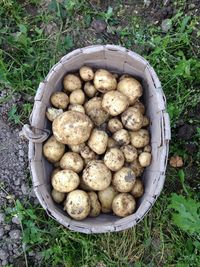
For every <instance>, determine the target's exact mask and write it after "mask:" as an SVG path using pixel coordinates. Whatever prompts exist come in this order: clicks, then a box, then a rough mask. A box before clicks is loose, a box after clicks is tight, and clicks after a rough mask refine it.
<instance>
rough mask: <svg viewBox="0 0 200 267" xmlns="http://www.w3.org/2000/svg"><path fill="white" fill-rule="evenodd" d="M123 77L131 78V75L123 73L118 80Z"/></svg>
mask: <svg viewBox="0 0 200 267" xmlns="http://www.w3.org/2000/svg"><path fill="white" fill-rule="evenodd" d="M124 78H132V76H131V75H129V74H123V75H122V76H120V78H119V81H121V80H123V79H124Z"/></svg>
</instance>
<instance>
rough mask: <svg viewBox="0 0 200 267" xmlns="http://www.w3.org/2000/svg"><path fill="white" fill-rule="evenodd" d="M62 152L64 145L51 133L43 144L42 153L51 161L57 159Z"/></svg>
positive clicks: (63, 151) (53, 161)
mask: <svg viewBox="0 0 200 267" xmlns="http://www.w3.org/2000/svg"><path fill="white" fill-rule="evenodd" d="M64 153H65V145H64V144H62V143H60V142H58V141H57V140H56V138H55V136H53V135H52V136H51V137H50V138H49V139H48V140H47V141H46V143H45V144H44V145H43V155H44V156H45V157H46V159H47V160H48V161H49V162H51V163H55V162H57V161H59V160H60V159H61V157H62V156H63V154H64Z"/></svg>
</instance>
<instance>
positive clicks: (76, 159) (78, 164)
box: [60, 152, 83, 173]
mask: <svg viewBox="0 0 200 267" xmlns="http://www.w3.org/2000/svg"><path fill="white" fill-rule="evenodd" d="M60 167H61V168H62V169H67V170H72V171H74V172H76V173H79V172H81V171H82V169H83V160H82V158H81V156H80V155H79V154H78V153H75V152H67V153H65V154H64V155H63V156H62V158H61V160H60Z"/></svg>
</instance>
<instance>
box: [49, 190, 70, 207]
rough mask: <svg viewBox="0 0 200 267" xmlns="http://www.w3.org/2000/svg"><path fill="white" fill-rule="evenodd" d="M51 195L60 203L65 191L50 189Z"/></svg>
mask: <svg viewBox="0 0 200 267" xmlns="http://www.w3.org/2000/svg"><path fill="white" fill-rule="evenodd" d="M51 196H52V198H53V200H54V201H55V202H56V203H58V204H59V203H61V202H63V201H64V199H65V196H66V194H65V193H61V192H58V191H57V190H55V189H53V190H52V191H51Z"/></svg>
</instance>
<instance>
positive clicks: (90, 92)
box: [84, 82, 97, 98]
mask: <svg viewBox="0 0 200 267" xmlns="http://www.w3.org/2000/svg"><path fill="white" fill-rule="evenodd" d="M84 92H85V94H86V95H87V96H88V97H90V98H91V97H94V96H95V94H96V92H97V89H96V88H95V87H94V84H93V83H91V82H86V83H85V85H84Z"/></svg>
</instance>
